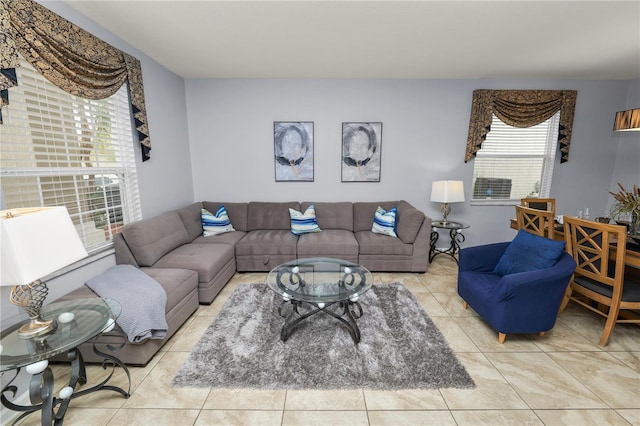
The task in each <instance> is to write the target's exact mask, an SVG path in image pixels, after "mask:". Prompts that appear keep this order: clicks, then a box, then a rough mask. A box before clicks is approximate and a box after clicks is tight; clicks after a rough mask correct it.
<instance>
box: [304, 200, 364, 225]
mask: <svg viewBox="0 0 640 426" xmlns="http://www.w3.org/2000/svg"><path fill="white" fill-rule="evenodd" d="M311 204H313V205H314V206H315V210H316V218H317V220H318V225H319V226H320V228H321V229H323V230H327V229H344V230H345V231H352V232H353V204H352V203H351V202H350V201H338V202H320V203H311V202H309V201H305V202H303V203H301V204H300V207H301V210H306V209H307V208H308V207H309V206H310V205H311Z"/></svg>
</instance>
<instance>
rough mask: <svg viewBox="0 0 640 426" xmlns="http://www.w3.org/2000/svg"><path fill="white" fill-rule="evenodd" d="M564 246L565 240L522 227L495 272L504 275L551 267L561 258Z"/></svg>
mask: <svg viewBox="0 0 640 426" xmlns="http://www.w3.org/2000/svg"><path fill="white" fill-rule="evenodd" d="M564 246H565V242H564V241H554V240H551V239H549V238H544V237H540V236H538V235H533V234H530V233H529V232H527V231H525V230H522V229H521V230H520V231H518V235H516V237H515V238H514V239H513V241H511V244H509V246H508V247H507V249H506V250H505V252H504V254H503V255H502V257H501V258H500V260H499V261H498V264H497V265H496V267H495V269H494V270H493V272H494V273H496V274H498V275H500V276H504V275H510V274H516V273H519V272H527V271H535V270H539V269H547V268H551V267H552V266H554V265H555V264H556V263H557V262H558V259H560V256H561V255H562V253H563V252H564Z"/></svg>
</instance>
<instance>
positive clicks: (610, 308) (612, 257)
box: [559, 216, 640, 346]
mask: <svg viewBox="0 0 640 426" xmlns="http://www.w3.org/2000/svg"><path fill="white" fill-rule="evenodd" d="M564 235H565V239H566V242H567V251H568V252H569V254H571V256H572V257H573V260H575V261H576V264H577V266H576V270H575V273H574V275H573V278H572V279H571V281H570V282H569V286H568V287H567V291H566V294H565V298H564V300H563V302H562V305H561V306H560V310H559V314H560V313H562V311H564V309H565V308H566V307H567V304H568V303H569V301H570V300H573V301H574V302H576V303H578V304H579V305H581V306H584V307H585V308H587V309H589V310H591V311H593V312H595V313H597V314H599V315H601V316H604V317H606V319H607V320H606V322H605V325H604V330H603V332H602V335H601V337H600V346H606V345H607V344H608V343H609V337H610V335H611V332H612V331H613V328H614V327H615V325H616V323H637V324H640V316H639V315H638V314H637V312H635V313H634V312H632V310H639V309H640V282H639V281H637V280H633V279H631V278H629V279H625V263H624V259H625V251H626V241H627V240H626V239H627V235H626V228H625V227H624V226H620V225H609V224H605V223H598V222H593V221H591V220H588V219H578V218H576V217H571V216H565V217H564Z"/></svg>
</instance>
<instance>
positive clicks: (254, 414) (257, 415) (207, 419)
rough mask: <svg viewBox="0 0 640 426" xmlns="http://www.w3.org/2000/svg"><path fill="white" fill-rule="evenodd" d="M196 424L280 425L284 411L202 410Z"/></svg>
mask: <svg viewBox="0 0 640 426" xmlns="http://www.w3.org/2000/svg"><path fill="white" fill-rule="evenodd" d="M194 424H195V425H196V426H205V425H230V426H240V425H255V426H270V425H273V426H279V425H281V424H282V411H277V410H275V411H265V410H202V411H201V412H200V415H199V416H198V420H197V421H196V422H195V423H194Z"/></svg>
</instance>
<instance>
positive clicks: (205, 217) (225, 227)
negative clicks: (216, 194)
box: [200, 206, 235, 237]
mask: <svg viewBox="0 0 640 426" xmlns="http://www.w3.org/2000/svg"><path fill="white" fill-rule="evenodd" d="M200 216H201V218H202V235H203V236H205V237H209V236H211V235H218V234H224V233H225V232H231V231H235V229H234V228H233V225H232V224H231V220H230V219H229V215H228V214H227V209H225V208H224V206H220V208H219V209H218V211H217V212H216V214H213V213H211V212H210V211H209V210H207V209H201V210H200Z"/></svg>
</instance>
